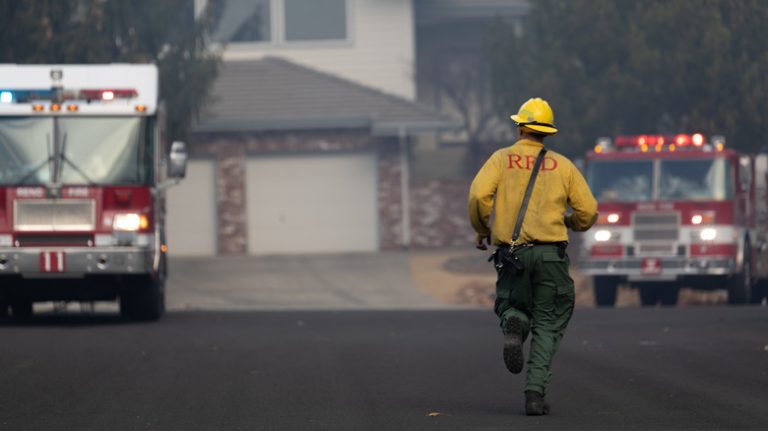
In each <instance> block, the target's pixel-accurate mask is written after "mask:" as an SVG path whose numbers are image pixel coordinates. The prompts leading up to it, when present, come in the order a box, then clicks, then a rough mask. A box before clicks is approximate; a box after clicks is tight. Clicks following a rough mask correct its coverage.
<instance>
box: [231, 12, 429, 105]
mask: <svg viewBox="0 0 768 431" xmlns="http://www.w3.org/2000/svg"><path fill="white" fill-rule="evenodd" d="M348 21H349V31H348V40H347V41H343V42H317V43H308V42H298V43H285V42H277V43H270V44H260V43H230V44H229V45H228V47H227V50H226V51H225V52H224V59H225V60H227V61H236V60H252V59H258V58H261V57H264V56H275V57H282V58H286V59H288V60H291V61H294V62H296V63H299V64H303V65H306V66H309V67H312V68H315V69H318V70H321V71H324V72H328V73H332V74H335V75H338V76H340V77H342V78H345V79H349V80H351V81H354V82H357V83H360V84H363V85H367V86H370V87H373V88H376V89H379V90H381V91H384V92H386V93H391V94H395V95H398V96H401V97H404V98H406V99H409V100H415V96H416V91H415V82H414V23H413V7H412V4H411V0H348Z"/></svg>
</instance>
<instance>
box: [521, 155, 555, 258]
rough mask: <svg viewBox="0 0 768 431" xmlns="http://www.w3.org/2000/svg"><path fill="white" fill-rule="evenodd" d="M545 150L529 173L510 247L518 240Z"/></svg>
mask: <svg viewBox="0 0 768 431" xmlns="http://www.w3.org/2000/svg"><path fill="white" fill-rule="evenodd" d="M546 152H547V149H546V148H542V149H541V151H539V155H538V157H536V163H535V164H534V165H533V170H532V171H531V178H530V179H529V180H528V187H526V188H525V196H523V204H522V205H520V212H518V213H517V223H515V231H514V232H513V233H512V246H514V245H515V243H516V242H517V239H518V238H520V229H521V228H522V227H523V219H524V218H525V210H527V209H528V201H529V200H530V199H531V192H532V191H533V183H535V182H536V175H538V174H539V168H540V167H541V162H542V161H543V160H544V154H546Z"/></svg>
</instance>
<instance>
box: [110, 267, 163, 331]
mask: <svg viewBox="0 0 768 431" xmlns="http://www.w3.org/2000/svg"><path fill="white" fill-rule="evenodd" d="M163 281H164V280H162V279H157V278H154V277H151V276H146V277H137V278H136V279H135V280H132V286H130V289H129V290H127V291H125V292H123V293H122V294H121V295H120V314H121V315H122V316H123V317H125V318H127V319H130V320H143V321H154V320H158V319H159V318H160V317H161V316H162V315H163V313H165V285H164V284H165V283H164V282H163Z"/></svg>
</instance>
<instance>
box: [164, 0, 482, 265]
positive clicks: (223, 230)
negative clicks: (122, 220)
mask: <svg viewBox="0 0 768 431" xmlns="http://www.w3.org/2000/svg"><path fill="white" fill-rule="evenodd" d="M209 1H214V2H216V3H215V4H212V6H217V7H218V8H219V9H218V11H217V13H218V14H219V23H220V24H219V25H218V27H217V28H215V29H214V31H213V34H212V39H213V40H214V41H219V42H221V43H227V45H226V49H225V51H224V54H223V58H224V60H225V61H224V65H223V67H222V70H221V72H220V76H219V78H218V80H217V82H216V84H215V85H214V89H213V92H212V93H213V97H214V100H213V102H212V103H211V105H210V106H209V109H208V111H207V112H206V113H205V114H204V115H203V116H202V117H201V119H200V121H199V123H198V124H197V125H196V126H195V128H194V130H193V134H192V137H191V139H190V142H189V147H190V152H191V155H192V160H191V161H190V165H189V174H188V178H187V179H186V180H185V181H184V183H183V184H182V185H181V186H179V187H177V188H175V189H173V190H172V191H171V192H170V193H169V204H168V206H169V218H170V222H169V232H168V235H169V241H170V243H171V247H172V251H174V250H175V253H176V254H177V255H212V254H228V255H232V254H234V255H237V254H256V255H264V254H286V253H288V254H294V253H318V252H365V251H378V250H388V249H396V248H401V247H410V246H435V245H437V246H440V245H450V244H466V243H467V241H471V239H472V235H471V233H470V232H469V230H468V228H467V225H466V215H465V211H466V210H465V199H466V184H465V183H464V182H453V183H451V182H448V183H442V182H440V181H439V179H438V180H437V181H434V180H429V181H426V182H415V181H414V180H413V178H412V176H413V174H414V167H413V165H414V152H415V148H417V147H418V146H419V140H420V139H422V138H423V137H425V136H426V137H429V136H438V135H437V134H438V133H440V132H443V131H453V130H456V129H458V128H461V126H462V123H461V121H460V120H458V119H457V118H456V117H455V116H453V115H451V113H450V112H449V111H446V112H445V113H441V112H440V107H439V106H435V105H434V104H432V106H431V107H426V106H425V104H424V103H419V102H417V97H418V94H419V91H418V89H417V86H416V83H417V79H416V76H417V71H416V67H417V65H418V64H419V63H418V61H417V60H416V46H417V41H416V39H415V35H416V33H417V27H416V24H415V23H416V15H415V12H416V10H418V8H416V7H415V6H414V4H416V5H418V4H419V2H418V1H416V2H414V1H412V0H209ZM205 3H206V2H203V1H198V2H197V3H196V6H197V8H198V10H199V9H200V8H201V7H202V6H203V5H204V4H205ZM427 3H429V2H427ZM432 3H435V5H436V6H435V7H437V9H440V8H444V7H445V6H446V5H441V4H439V3H440V2H439V1H437V0H434V1H433V2H432ZM449 3H450V2H449ZM453 3H457V1H454V2H453ZM464 3H468V2H464ZM453 6H456V5H453ZM453 6H451V7H453ZM426 10H427V11H429V10H432V9H430V8H427V9H426ZM458 10H461V8H459V9H458ZM449 16H453V15H451V14H449ZM436 19H437V22H441V21H440V20H441V19H443V18H441V17H440V15H439V14H438V16H437V18H436ZM451 19H453V18H451ZM429 22H433V21H429ZM423 101H424V100H423ZM426 101H427V102H429V101H428V100H426ZM421 162H422V163H424V160H423V158H422V160H421ZM435 162H436V163H437V162H438V160H437V159H436V160H435Z"/></svg>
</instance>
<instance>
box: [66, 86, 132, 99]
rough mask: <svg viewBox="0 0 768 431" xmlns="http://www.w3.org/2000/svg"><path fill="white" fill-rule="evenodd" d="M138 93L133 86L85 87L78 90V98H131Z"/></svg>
mask: <svg viewBox="0 0 768 431" xmlns="http://www.w3.org/2000/svg"><path fill="white" fill-rule="evenodd" d="M138 95H139V93H138V92H137V91H136V90H135V89H133V88H100V89H87V90H80V97H79V98H80V99H84V100H88V101H92V100H106V101H110V100H115V99H132V98H134V97H137V96H138Z"/></svg>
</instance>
